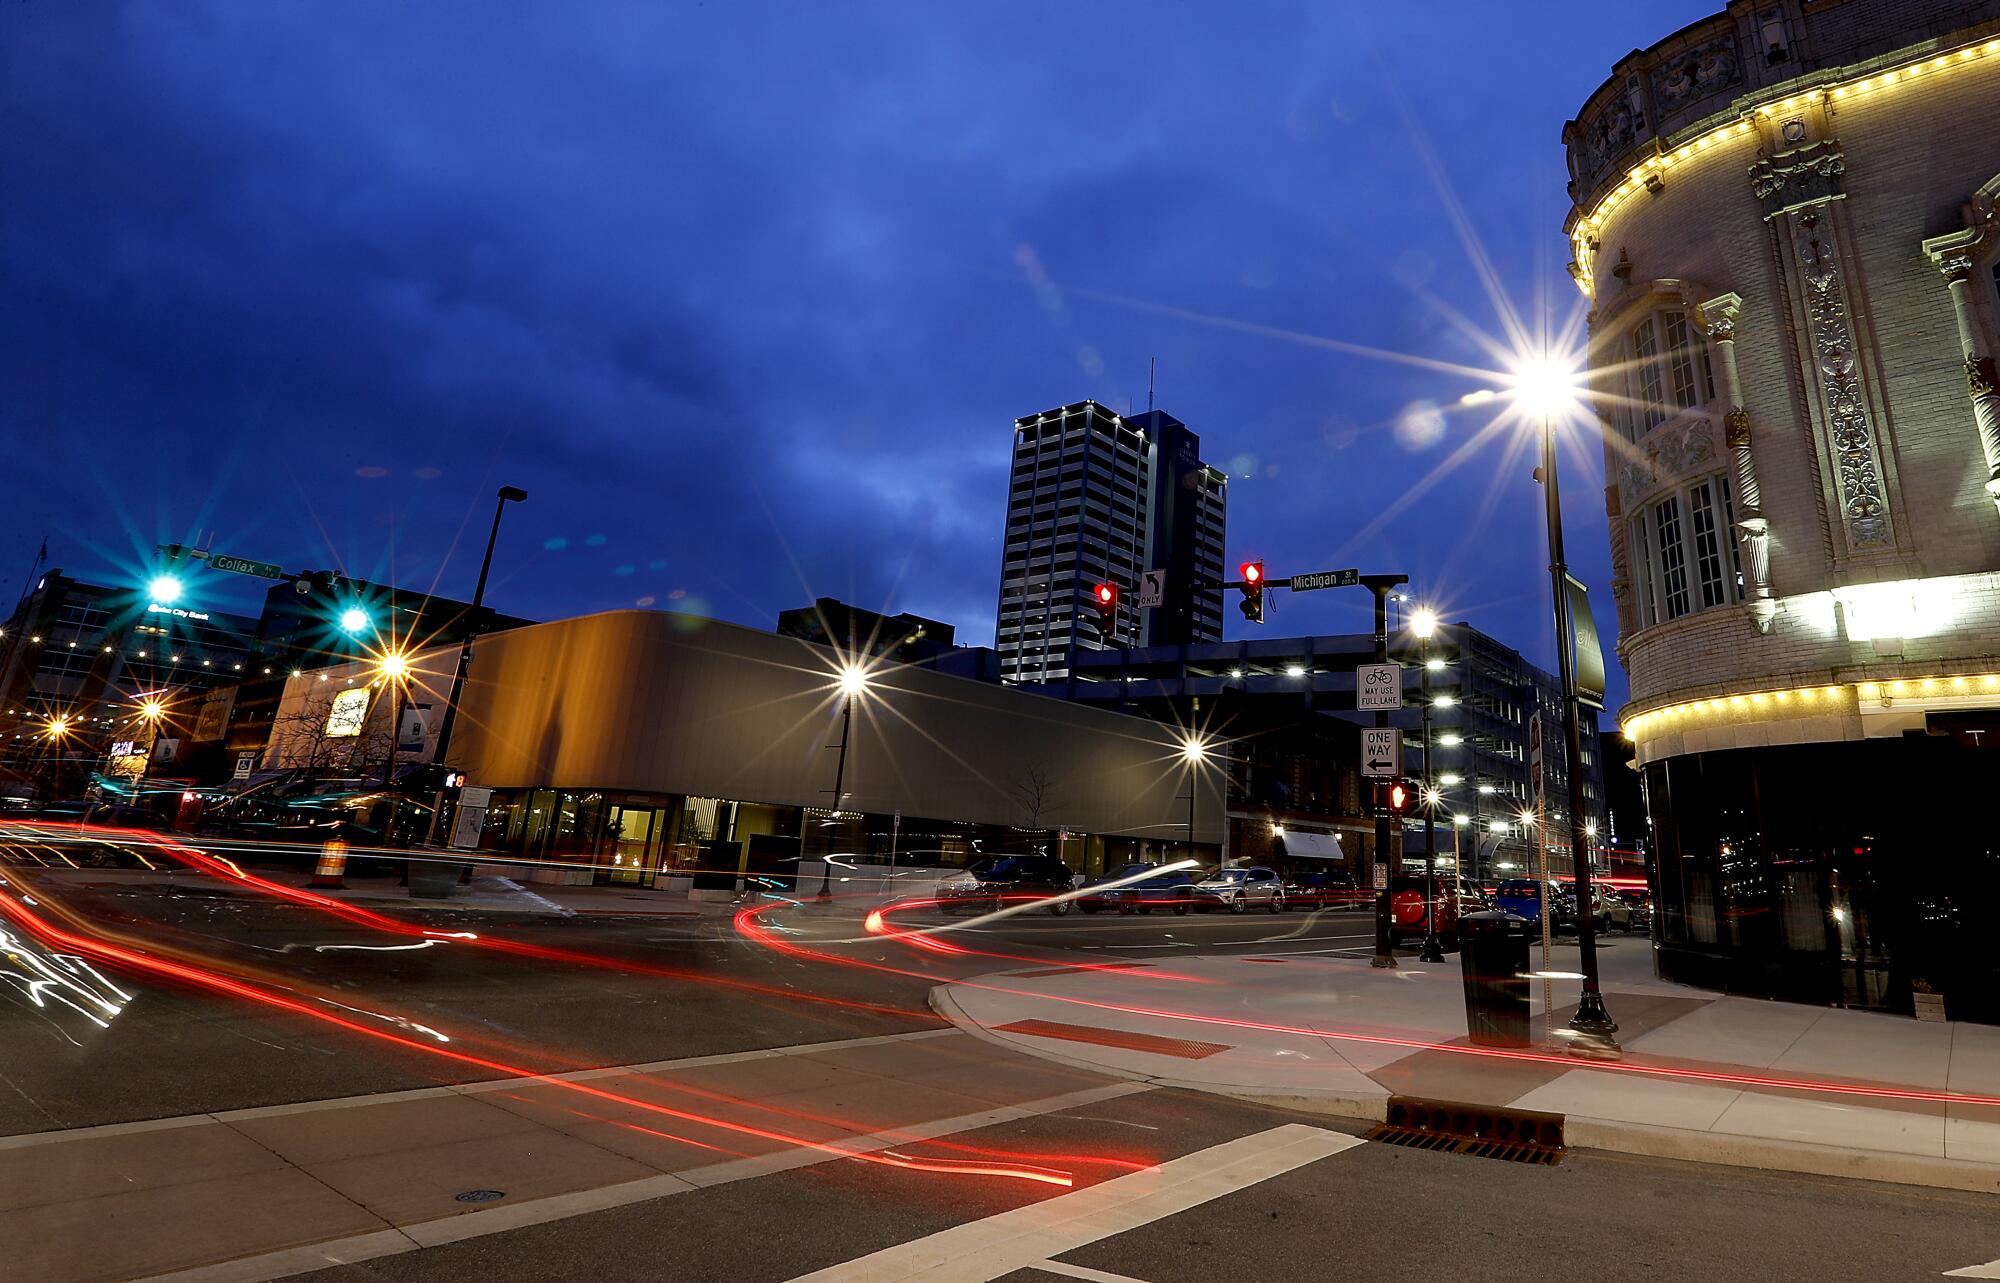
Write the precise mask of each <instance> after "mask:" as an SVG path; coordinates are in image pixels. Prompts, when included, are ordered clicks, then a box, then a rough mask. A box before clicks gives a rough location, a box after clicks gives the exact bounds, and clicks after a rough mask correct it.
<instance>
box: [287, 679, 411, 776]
mask: <svg viewBox="0 0 2000 1283" xmlns="http://www.w3.org/2000/svg"><path fill="white" fill-rule="evenodd" d="M357 689H360V688H357V687H352V686H349V687H342V688H340V689H328V690H324V691H322V690H319V689H314V690H311V691H309V692H307V694H306V697H305V699H304V701H303V702H302V703H300V704H298V705H295V706H293V707H292V708H290V709H284V710H281V711H280V712H279V713H278V715H277V716H276V717H274V718H273V719H272V720H271V753H270V756H269V759H268V762H267V764H268V765H270V766H273V767H277V768H280V769H284V770H296V771H303V772H304V773H305V774H306V775H307V777H309V778H314V779H319V778H325V777H328V776H333V777H341V778H361V777H367V776H372V775H379V774H381V772H382V767H383V765H384V764H385V763H386V762H387V761H388V760H389V751H390V740H391V735H392V730H391V728H390V726H389V725H388V721H387V719H378V718H376V717H374V716H372V714H373V713H374V711H375V710H374V708H373V706H372V703H373V696H372V695H371V697H370V705H369V706H368V707H367V708H366V709H365V711H364V712H362V713H361V714H359V715H358V716H338V717H337V716H336V711H335V710H336V704H337V701H339V700H340V698H341V696H343V695H345V694H347V693H348V692H350V691H354V690H357ZM378 721H379V722H380V723H381V724H380V725H378V724H377V722H378Z"/></svg>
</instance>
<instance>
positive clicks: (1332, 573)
mask: <svg viewBox="0 0 2000 1283" xmlns="http://www.w3.org/2000/svg"><path fill="white" fill-rule="evenodd" d="M1360 583H1361V572H1360V571H1359V570H1315V571H1313V572H1311V573H1310V574H1304V575H1293V576H1292V580H1291V589H1292V591H1293V592H1311V591H1312V590H1313V589H1315V588H1353V587H1356V586H1358V585H1359V584H1360Z"/></svg>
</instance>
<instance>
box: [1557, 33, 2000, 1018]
mask: <svg viewBox="0 0 2000 1283" xmlns="http://www.w3.org/2000/svg"><path fill="white" fill-rule="evenodd" d="M1996 109H2000V3H1996V2H1995V0H1962V2H1959V3H1950V4H1946V3H1937V2H1935V0H1738V2H1736V3H1731V4H1729V5H1728V7H1727V9H1726V11H1725V12H1723V13H1719V14H1717V15H1715V16H1714V17H1712V18H1708V19H1705V20H1703V21H1701V22H1697V23H1694V24H1693V25H1691V26H1689V27H1687V28H1685V29H1683V30H1681V31H1679V32H1676V33H1674V34H1673V35H1671V36H1669V37H1667V38H1666V39H1665V40H1663V41H1661V42H1660V43H1658V44H1656V45H1654V46H1652V47H1651V48H1648V49H1645V50H1642V51H1639V52H1635V53H1634V54H1632V55H1630V56H1629V57H1628V58H1626V59H1625V60H1623V61H1622V62H1620V63H1619V64H1618V65H1617V66H1616V68H1614V73H1613V75H1612V77H1611V79H1610V80H1608V81H1607V82H1605V84H1604V85H1603V86H1602V87H1601V88H1599V89H1598V90H1597V91H1596V93H1594V94H1593V95H1592V96H1591V97H1590V99H1589V100H1588V102H1586V103H1585V105H1584V107H1583V109H1582V110H1581V111H1580V112H1579V113H1578V115H1577V118H1576V119H1575V120H1574V121H1572V122H1571V123H1570V124H1569V125H1568V127H1567V128H1566V130H1565V132H1564V142H1565V144H1566V145H1567V147H1568V152H1569V164H1570V172H1571V179H1572V181H1571V184H1570V194H1571V197H1572V200H1573V202H1574V207H1573V209H1572V211H1571V213H1570V216H1569V220H1568V224H1567V231H1568V233H1569V235H1570V238H1571V242H1572V248H1573V251H1574V255H1575V262H1574V264H1573V268H1572V270H1573V273H1574V275H1575V276H1576V279H1577V282H1578V284H1579V285H1580V286H1581V288H1582V289H1583V290H1584V292H1585V293H1586V294H1587V295H1588V296H1589V297H1590V299H1591V301H1592V308H1593V310H1592V313H1591V327H1592V328H1591V356H1590V363H1591V371H1592V374H1591V382H1592V389H1593V392H1594V394H1595V399H1596V403H1597V405H1598V406H1599V407H1600V409H1601V415H1602V418H1603V420H1604V442H1605V459H1606V471H1607V477H1608V481H1609V486H1608V489H1607V491H1606V496H1605V497H1606V508H1607V511H1608V513H1609V516H1610V525H1611V532H1612V536H1611V537H1612V558H1613V566H1614V575H1615V581H1614V593H1615V596H1616V600H1617V605H1618V617H1619V625H1620V634H1621V636H1620V642H1619V655H1620V657H1621V659H1622V660H1623V662H1624V664H1625V667H1626V670H1627V672H1628V673H1629V675H1630V678H1631V692H1632V696H1631V703H1630V704H1629V705H1628V706H1627V707H1626V708H1624V709H1623V710H1622V711H1621V713H1620V721H1621V724H1622V727H1623V730H1624V732H1625V734H1626V735H1627V737H1628V738H1629V739H1630V740H1631V742H1632V744H1633V746H1634V750H1635V754H1636V761H1637V764H1638V765H1639V766H1640V768H1641V769H1642V772H1643V779H1644V783H1645V787H1646V795H1647V803H1648V812H1649V815H1650V822H1651V825H1652V832H1651V834H1650V838H1651V841H1650V843H1649V846H1650V849H1651V850H1652V852H1653V855H1654V860H1655V869H1656V878H1657V886H1656V892H1657V895H1658V910H1659V912H1658V932H1659V945H1660V952H1659V958H1660V966H1661V970H1662V972H1663V973H1664V974H1666V975H1668V976H1669V977H1672V978H1675V979H1681V980H1686V981H1691V982H1694V983H1702V984H1709V985H1714V986H1719V987H1725V988H1730V989H1736V990H1742V991H1746V992H1755V993H1763V994H1771V995H1777V996H1791V997H1799V998H1806V999H1810V1000H1815V1001H1825V1002H1836V1003H1846V1004H1851V1005H1856V1006H1863V1007H1877V1008H1887V1009H1900V1010H1908V1009H1909V1007H1910V1002H1911V1000H1910V994H1911V992H1912V990H1913V989H1915V990H1925V989H1928V990H1932V991H1936V992H1941V993H1943V994H1944V995H1945V999H1946V1005H1947V1009H1948V1010H1949V1011H1950V1012H1951V1014H1952V1015H1953V1016H1954V1017H1956V1018H1973V1019H1994V1018H1996V1016H2000V983H1996V981H2000V973H1996V971H1995V964H1994V963H1993V962H1991V961H1989V960H1987V958H1986V957H1984V956H1983V955H1982V952H1981V951H1980V950H1979V949H1977V947H1976V945H1977V941H1976V939H1975V938H1974V935H1973V933H1974V932H1976V931H1978V930H1979V929H1980V927H1981V925H1982V919H1983V917H1984V909H1983V906H1984V905H1985V904H1986V903H1988V902H1990V900H1991V898H1992V897H1993V895H1994V894H1995V893H1996V892H2000V838H1997V837H1996V833H1995V828H1994V826H1993V825H1992V823H1991V821H1990V819H1989V818H1988V817H1986V816H1984V814H1983V811H1982V810H1981V809H1980V808H1979V807H1977V805H1976V801H1975V804H1974V805H1972V806H1965V807H1944V806H1928V807H1926V806H1913V805H1911V804H1910V798H1909V791H1910V789H1911V787H1912V786H1913V785H1914V784H1915V783H1916V782H1918V781H1922V782H1923V783H1924V786H1925V791H1926V792H1934V793H1935V795H1937V796H1940V797H1947V798H1960V797H1963V798H1971V799H1977V798H1979V797H1983V796H1984V792H1985V786H1986V785H1988V784H1990V781H1991V780H1992V779H1993V778H1995V775H1996V768H2000V511H1996V503H2000V392H1996V390H1995V378H1994V367H1993V355H1994V352H1995V342H1996V336H2000V327H1997V326H1996V320H2000V293H1997V292H1996V280H2000V221H1996V218H1995V214H1994V200H1995V197H1996V196H2000V142H1996V140H1995V135H1994V133H1993V131H1992V130H1991V129H1990V128H1988V127H1987V125H1986V122H1987V121H1989V120H1991V119H1992V118H1993V116H1994V113H1995V111H1996Z"/></svg>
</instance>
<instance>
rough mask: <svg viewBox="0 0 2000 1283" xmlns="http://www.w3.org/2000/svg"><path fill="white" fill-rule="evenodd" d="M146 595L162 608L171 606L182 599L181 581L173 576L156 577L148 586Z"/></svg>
mask: <svg viewBox="0 0 2000 1283" xmlns="http://www.w3.org/2000/svg"><path fill="white" fill-rule="evenodd" d="M146 593H147V595H148V596H150V597H151V598H152V599H153V600H154V601H156V602H158V603H160V604H161V605H162V606H171V605H173V604H174V602H176V601H177V600H179V599H180V595H181V581H180V580H178V579H176V578H175V577H174V576H172V575H155V576H153V581H152V582H151V583H149V584H147V585H146Z"/></svg>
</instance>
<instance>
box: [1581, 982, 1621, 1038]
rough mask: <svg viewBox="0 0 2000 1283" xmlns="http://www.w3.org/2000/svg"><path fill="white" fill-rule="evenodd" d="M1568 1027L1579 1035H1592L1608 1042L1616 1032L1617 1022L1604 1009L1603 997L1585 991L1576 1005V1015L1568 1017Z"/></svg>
mask: <svg viewBox="0 0 2000 1283" xmlns="http://www.w3.org/2000/svg"><path fill="white" fill-rule="evenodd" d="M1569 1027H1570V1028H1571V1029H1574V1030H1576V1031H1577V1032H1578V1033H1580V1034H1592V1035H1597V1036H1601V1037H1603V1038H1605V1039H1607V1040H1609V1038H1610V1036H1611V1035H1612V1034H1615V1033H1617V1032H1618V1022H1617V1021H1615V1020H1613V1019H1612V1018H1611V1013H1610V1012H1608V1011H1606V1010H1605V1009H1604V995H1603V994H1601V993H1591V992H1589V991H1586V992H1585V993H1584V995H1583V997H1582V999H1580V1000H1579V1001H1578V1002H1577V1004H1576V1014H1575V1015H1574V1016H1571V1017H1570V1021H1569Z"/></svg>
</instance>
